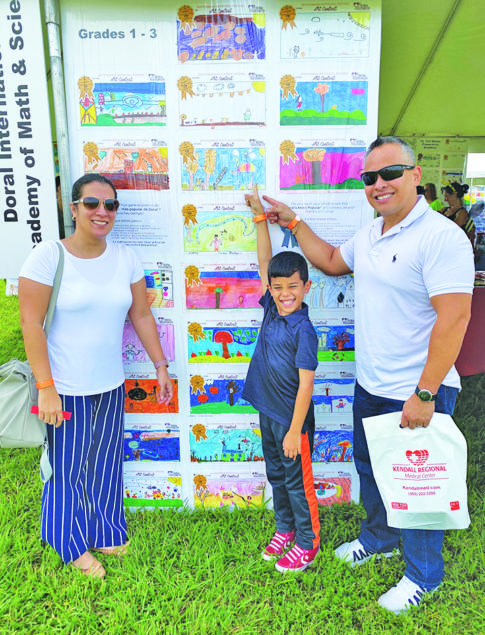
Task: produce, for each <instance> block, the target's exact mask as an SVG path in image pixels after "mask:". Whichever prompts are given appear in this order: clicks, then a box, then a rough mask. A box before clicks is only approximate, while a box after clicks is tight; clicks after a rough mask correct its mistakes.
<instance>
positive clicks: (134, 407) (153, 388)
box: [125, 378, 179, 414]
mask: <svg viewBox="0 0 485 635" xmlns="http://www.w3.org/2000/svg"><path fill="white" fill-rule="evenodd" d="M172 385H173V397H172V400H171V401H170V402H169V403H168V404H161V403H159V402H158V400H157V397H158V395H159V393H160V387H159V385H158V383H157V380H156V379H141V378H140V379H126V380H125V390H126V397H125V412H126V413H130V414H131V413H138V414H139V413H166V412H178V411H179V401H178V379H173V378H172Z"/></svg>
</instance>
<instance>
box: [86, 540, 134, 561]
mask: <svg viewBox="0 0 485 635" xmlns="http://www.w3.org/2000/svg"><path fill="white" fill-rule="evenodd" d="M129 544H130V543H129V542H125V544H124V545H116V546H115V547H92V549H91V551H99V553H103V554H104V555H105V556H118V557H119V558H121V557H122V556H125V555H126V554H127V553H128V546H129Z"/></svg>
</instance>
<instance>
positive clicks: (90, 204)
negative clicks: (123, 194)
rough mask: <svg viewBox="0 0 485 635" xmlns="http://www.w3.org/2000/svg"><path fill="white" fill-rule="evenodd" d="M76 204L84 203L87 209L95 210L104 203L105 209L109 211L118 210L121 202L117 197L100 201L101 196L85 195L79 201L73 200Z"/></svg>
mask: <svg viewBox="0 0 485 635" xmlns="http://www.w3.org/2000/svg"><path fill="white" fill-rule="evenodd" d="M73 203H74V204H76V203H82V204H83V205H84V207H85V208H86V209H91V210H95V209H98V207H99V206H100V205H101V203H103V205H104V209H105V210H106V211H107V212H117V211H118V207H119V206H120V202H119V201H118V199H116V198H105V199H104V201H100V200H99V198H96V197H95V196H85V197H84V198H80V199H79V200H78V201H73Z"/></svg>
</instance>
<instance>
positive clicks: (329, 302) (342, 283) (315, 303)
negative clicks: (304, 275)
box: [305, 267, 355, 309]
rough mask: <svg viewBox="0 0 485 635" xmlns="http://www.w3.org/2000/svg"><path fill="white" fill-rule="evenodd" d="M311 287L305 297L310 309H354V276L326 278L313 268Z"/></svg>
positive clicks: (311, 270)
mask: <svg viewBox="0 0 485 635" xmlns="http://www.w3.org/2000/svg"><path fill="white" fill-rule="evenodd" d="M309 275H310V280H311V286H310V290H309V292H308V293H307V295H306V296H305V302H306V303H307V304H308V307H309V308H310V309H352V308H353V307H354V304H355V296H354V276H353V275H348V276H335V277H334V276H326V275H325V274H324V273H323V272H322V271H320V270H319V269H315V268H313V267H311V268H310V271H309Z"/></svg>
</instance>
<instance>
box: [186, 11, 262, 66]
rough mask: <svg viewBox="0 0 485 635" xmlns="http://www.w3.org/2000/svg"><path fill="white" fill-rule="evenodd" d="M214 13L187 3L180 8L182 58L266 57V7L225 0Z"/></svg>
mask: <svg viewBox="0 0 485 635" xmlns="http://www.w3.org/2000/svg"><path fill="white" fill-rule="evenodd" d="M218 8H220V9H222V11H221V10H219V11H218V12H217V10H215V9H214V10H213V11H214V13H212V12H211V13H204V11H207V8H206V5H203V6H201V7H200V10H201V12H200V13H199V12H198V9H199V7H196V10H194V9H193V8H192V6H190V5H187V4H184V5H183V6H181V7H180V8H179V10H178V12H177V54H178V59H179V61H180V62H182V63H184V62H189V61H190V62H198V61H201V62H209V61H210V62H213V61H224V60H227V61H229V62H238V61H240V60H253V59H264V58H265V14H264V9H263V8H262V7H257V8H254V5H245V3H239V2H238V3H237V4H236V5H234V4H233V3H230V4H226V3H222V5H219V6H218Z"/></svg>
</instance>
